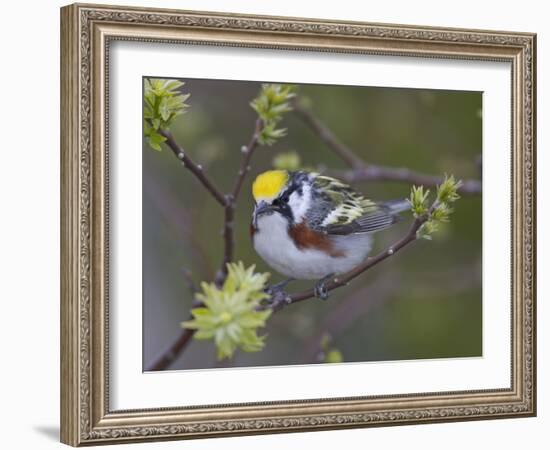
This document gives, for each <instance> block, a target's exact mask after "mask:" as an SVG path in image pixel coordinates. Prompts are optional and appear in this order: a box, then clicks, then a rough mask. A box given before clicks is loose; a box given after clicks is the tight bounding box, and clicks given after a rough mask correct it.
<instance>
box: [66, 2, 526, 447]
mask: <svg viewBox="0 0 550 450" xmlns="http://www.w3.org/2000/svg"><path fill="white" fill-rule="evenodd" d="M112 40H137V41H159V42H178V43H203V44H210V45H223V46H241V47H259V48H269V49H292V50H304V49H308V50H316V51H326V52H353V53H365V54H384V55H407V56H416V57H424V58H458V59H471V60H497V61H507V62H510V63H511V66H512V80H513V81H512V86H511V92H512V118H511V124H512V161H513V164H512V166H513V169H512V172H513V173H512V186H511V189H512V199H513V201H512V248H513V254H512V361H511V370H512V385H511V387H510V388H509V389H498V390H497V389H496V390H486V391H468V392H449V393H424V394H410V395H399V396H390V397H371V398H365V397H354V398H349V399H325V400H322V399H321V400H310V401H298V400H296V401H291V402H276V403H254V404H242V405H232V406H223V405H218V406H211V407H193V408H186V407H184V406H182V407H181V408H174V409H162V410H135V411H111V410H110V409H109V395H108V392H109V391H108V339H109V336H108V330H107V319H108V301H107V286H108V270H107V264H106V261H107V254H108V242H107V234H106V230H107V226H108V223H107V220H108V215H107V212H108V209H107V208H108V206H109V205H108V197H107V196H106V193H107V191H106V186H107V183H108V174H107V172H106V163H107V158H108V153H107V150H108V149H107V139H106V138H107V132H108V128H107V118H108V111H107V109H106V95H107V91H106V89H107V77H108V73H107V68H108V65H107V63H108V56H109V43H110V42H111V41H112ZM535 51H536V36H535V35H534V34H529V33H509V32H496V31H480V30H462V29H442V28H431V27H413V26H403V25H381V24H371V23H357V22H346V23H343V22H332V21H326V20H323V21H320V20H310V19H295V18H283V17H258V16H246V15H237V14H216V13H202V12H189V11H174V10H154V9H140V8H129V7H111V6H99V5H79V4H76V5H71V6H67V7H64V8H62V10H61V90H62V99H61V172H62V174H61V186H62V188H61V205H62V210H61V225H62V230H61V233H62V234H61V237H62V239H61V241H62V248H61V292H62V294H61V440H62V442H64V443H67V444H70V445H74V446H78V445H86V444H106V443H118V442H128V441H144V440H160V439H176V438H197V437H207V436H228V435H237V434H255V433H273V432H285V431H286V432H291V431H310V430H322V429H332V428H345V427H348V428H349V427H365V426H376V425H389V424H411V423H425V422H441V421H449V420H465V419H488V418H499V417H520V416H533V415H534V414H535V411H536V397H535V377H536V367H535V344H536V342H535V284H536V283H535V260H536V253H535V231H536V229H535V225H536V223H535V218H536V215H535V214H536V211H535V199H536V198H535V179H536V174H535Z"/></svg>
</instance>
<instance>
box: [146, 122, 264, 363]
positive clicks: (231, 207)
mask: <svg viewBox="0 0 550 450" xmlns="http://www.w3.org/2000/svg"><path fill="white" fill-rule="evenodd" d="M263 126H264V123H263V121H262V120H261V119H257V120H256V124H255V127H254V132H253V134H252V137H251V138H250V141H249V143H248V145H246V146H243V148H242V153H243V157H242V160H241V165H240V169H239V172H238V173H237V178H236V179H235V184H234V186H233V189H232V191H231V193H230V194H227V195H224V194H222V193H221V192H220V191H219V190H218V189H217V188H216V187H215V186H214V185H213V184H212V182H211V181H210V180H209V179H208V177H207V176H206V174H205V173H204V171H203V170H202V168H201V166H199V165H196V164H195V163H194V162H193V161H192V160H190V159H189V158H188V157H187V155H186V154H185V152H184V151H183V149H182V148H181V147H180V146H179V144H178V143H177V142H176V141H175V139H174V137H173V135H172V133H170V132H169V131H167V130H160V129H159V134H161V135H162V136H164V137H165V138H166V142H165V144H166V145H168V147H170V149H171V150H172V151H173V152H174V154H175V155H176V157H177V158H178V159H180V160H181V161H182V163H183V164H184V166H185V167H187V168H188V169H189V170H190V171H191V172H193V174H194V175H195V176H196V177H197V178H198V179H199V180H200V181H201V182H202V184H203V186H204V187H205V188H206V189H207V190H208V191H209V192H210V193H211V194H212V195H213V196H214V198H215V199H216V200H217V201H218V203H219V204H220V205H221V206H223V208H224V225H223V240H224V254H223V259H222V263H221V265H220V268H219V269H218V271H217V272H216V276H215V279H214V282H215V283H216V285H217V286H221V285H223V283H224V281H225V279H226V277H227V264H228V263H230V262H231V261H233V254H234V248H235V238H234V220H235V205H236V201H237V198H238V196H239V194H240V191H241V188H242V185H243V182H244V179H245V178H246V174H247V173H248V172H250V160H251V158H252V155H253V153H254V150H256V148H257V147H258V141H259V138H260V133H261V131H262V127H263ZM186 278H187V281H188V283H189V276H188V274H186ZM198 306H201V304H200V303H196V302H195V303H194V304H193V306H192V308H191V309H193V308H196V307H198ZM191 318H192V317H191ZM195 331H196V330H192V329H187V328H185V329H183V330H182V331H181V332H180V334H179V336H178V337H177V338H176V340H175V341H174V342H173V343H172V345H170V347H168V349H167V350H166V351H164V352H163V353H162V354H161V356H160V357H159V358H158V359H157V360H156V361H155V362H153V363H152V364H151V365H150V366H148V368H147V369H146V370H148V371H158V370H164V369H166V368H167V367H169V366H170V365H171V364H172V363H173V362H174V361H175V360H176V358H177V357H178V356H179V354H180V353H181V352H182V351H183V350H184V349H185V348H186V347H187V346H188V345H189V343H190V342H191V338H192V337H193V335H194V334H195Z"/></svg>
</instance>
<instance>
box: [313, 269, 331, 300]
mask: <svg viewBox="0 0 550 450" xmlns="http://www.w3.org/2000/svg"><path fill="white" fill-rule="evenodd" d="M332 276H333V275H329V276H327V277H325V278H322V279H321V280H319V281H318V282H317V284H315V287H314V288H313V294H314V295H315V297H317V298H320V299H321V300H326V299H327V298H328V289H327V286H326V283H327V281H329V280H330V279H331V278H332Z"/></svg>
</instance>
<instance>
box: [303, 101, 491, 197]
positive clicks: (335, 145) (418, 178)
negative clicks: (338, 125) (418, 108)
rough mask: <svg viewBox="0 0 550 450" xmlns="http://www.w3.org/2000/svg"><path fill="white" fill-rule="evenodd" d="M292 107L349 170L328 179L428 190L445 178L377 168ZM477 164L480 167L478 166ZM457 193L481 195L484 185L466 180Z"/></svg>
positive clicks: (314, 119) (306, 113)
mask: <svg viewBox="0 0 550 450" xmlns="http://www.w3.org/2000/svg"><path fill="white" fill-rule="evenodd" d="M293 107H294V111H295V112H296V114H297V115H298V117H300V118H301V119H302V120H303V122H304V123H305V124H306V125H308V126H309V127H310V128H311V129H312V131H313V132H315V134H317V135H318V136H319V138H320V139H321V140H322V141H323V142H324V143H325V144H326V145H327V147H328V148H330V149H331V150H332V151H333V152H334V153H336V154H337V155H338V156H339V157H340V158H341V159H342V160H343V161H344V162H345V163H346V164H347V165H348V166H349V167H350V169H347V170H331V171H329V172H328V174H329V175H331V176H334V177H336V178H339V179H340V180H342V181H345V182H346V183H357V182H359V181H396V182H402V183H409V184H416V185H418V186H420V185H423V186H426V187H435V186H437V185H439V184H441V183H442V181H443V177H438V176H434V175H428V174H424V173H421V172H415V171H414V170H410V169H406V168H399V167H386V166H377V165H374V164H368V163H366V162H365V161H363V160H362V159H361V158H360V157H359V156H357V155H356V154H355V152H354V151H353V150H352V149H350V148H349V147H347V146H346V145H344V144H342V143H341V142H340V141H339V140H338V139H337V138H336V136H335V135H334V134H333V133H332V131H331V130H330V129H329V128H328V127H327V126H326V125H325V124H324V123H323V122H321V121H320V120H319V119H318V118H317V117H315V116H314V115H313V113H312V112H311V111H309V110H308V109H306V108H305V107H303V106H301V105H300V103H299V102H297V101H296V102H294V104H293ZM477 164H478V165H479V163H477ZM458 192H459V193H460V194H470V195H476V194H480V193H481V181H479V180H463V184H462V186H461V187H460V188H459V190H458Z"/></svg>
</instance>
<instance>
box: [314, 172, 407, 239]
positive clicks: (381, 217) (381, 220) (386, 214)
mask: <svg viewBox="0 0 550 450" xmlns="http://www.w3.org/2000/svg"><path fill="white" fill-rule="evenodd" d="M313 187H314V188H315V190H316V191H317V192H318V193H320V194H319V195H320V196H321V197H322V198H324V201H325V203H328V204H330V208H323V209H324V210H325V211H326V214H325V215H324V217H323V219H322V220H320V221H318V223H317V224H316V225H317V226H316V227H315V228H317V229H318V230H319V231H323V232H325V233H328V234H332V235H347V234H352V233H371V232H374V231H379V230H382V229H384V228H387V227H389V226H391V225H392V224H394V223H395V222H396V221H397V220H399V217H398V216H397V215H396V213H397V212H399V209H400V210H403V208H396V207H395V206H396V203H395V202H390V203H376V202H373V201H372V200H368V199H366V198H364V197H363V196H362V195H361V194H360V193H358V192H357V191H355V190H354V189H353V188H351V187H350V186H348V185H347V184H344V183H342V182H341V181H338V180H336V179H334V178H331V177H327V176H324V175H319V176H317V177H316V178H315V180H314V181H313ZM321 201H323V200H321Z"/></svg>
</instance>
